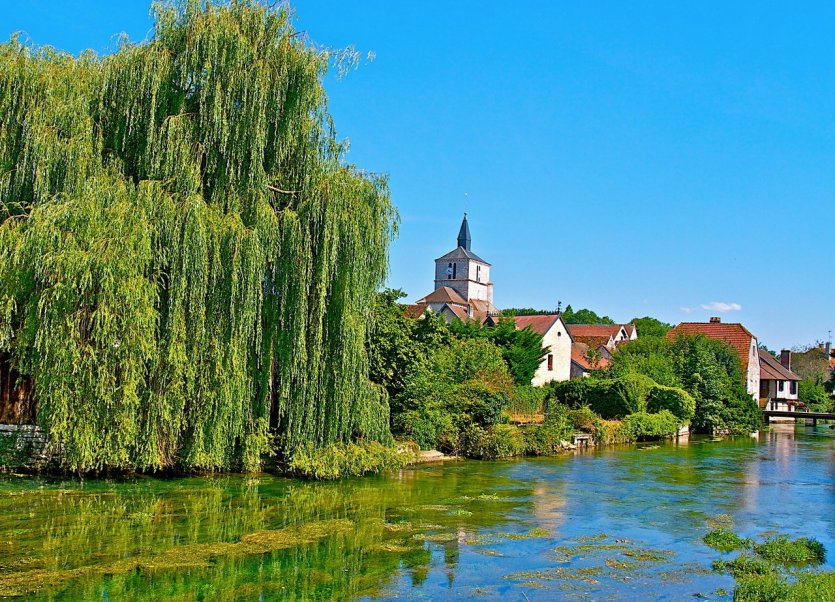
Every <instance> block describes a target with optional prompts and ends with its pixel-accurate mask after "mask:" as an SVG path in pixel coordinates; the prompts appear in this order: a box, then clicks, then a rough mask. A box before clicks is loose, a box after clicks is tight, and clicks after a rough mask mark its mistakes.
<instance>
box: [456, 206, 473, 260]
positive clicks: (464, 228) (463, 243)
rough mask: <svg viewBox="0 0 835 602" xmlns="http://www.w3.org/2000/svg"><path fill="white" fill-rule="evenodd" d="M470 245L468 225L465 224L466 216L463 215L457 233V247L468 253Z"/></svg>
mask: <svg viewBox="0 0 835 602" xmlns="http://www.w3.org/2000/svg"><path fill="white" fill-rule="evenodd" d="M471 243H472V238H470V225H469V224H468V223H467V214H466V213H465V214H464V221H462V222H461V229H460V230H459V231H458V246H459V247H463V248H464V249H465V250H467V251H469V250H470V244H471Z"/></svg>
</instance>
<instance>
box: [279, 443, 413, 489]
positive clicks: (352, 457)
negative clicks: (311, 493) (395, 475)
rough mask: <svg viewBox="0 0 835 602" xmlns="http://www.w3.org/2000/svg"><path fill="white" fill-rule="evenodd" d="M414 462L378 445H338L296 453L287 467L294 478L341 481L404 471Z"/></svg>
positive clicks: (410, 456) (409, 456)
mask: <svg viewBox="0 0 835 602" xmlns="http://www.w3.org/2000/svg"><path fill="white" fill-rule="evenodd" d="M413 460H414V454H413V453H411V452H409V451H408V450H406V449H405V448H403V449H397V448H396V447H387V446H385V445H382V444H380V443H377V442H376V441H361V442H357V443H334V444H332V445H329V446H327V447H323V448H316V447H314V446H313V445H312V444H307V445H304V446H302V447H300V448H298V449H297V450H295V451H294V452H293V455H292V457H291V458H290V461H289V462H288V463H287V467H288V471H289V472H290V473H291V474H294V475H296V476H300V477H306V478H311V479H325V480H326V479H339V478H341V477H347V476H361V475H364V474H367V473H370V472H381V471H384V470H394V469H397V468H401V467H403V466H405V465H406V464H408V463H409V462H412V461H413Z"/></svg>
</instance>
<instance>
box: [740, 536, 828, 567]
mask: <svg viewBox="0 0 835 602" xmlns="http://www.w3.org/2000/svg"><path fill="white" fill-rule="evenodd" d="M754 552H756V553H757V555H759V556H761V557H763V558H765V559H766V560H769V561H771V562H777V563H780V564H812V565H816V564H821V563H823V561H824V559H825V557H826V549H825V548H824V546H823V544H822V543H821V542H819V541H818V540H816V539H811V538H807V537H800V538H798V539H789V538H788V537H787V536H785V535H778V536H776V537H773V538H771V539H768V540H766V541H765V542H763V543H761V544H757V545H755V546H754Z"/></svg>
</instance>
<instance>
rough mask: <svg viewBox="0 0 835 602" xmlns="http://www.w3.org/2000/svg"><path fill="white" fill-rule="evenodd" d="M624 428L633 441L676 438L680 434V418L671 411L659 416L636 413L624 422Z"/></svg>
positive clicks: (665, 411)
mask: <svg viewBox="0 0 835 602" xmlns="http://www.w3.org/2000/svg"><path fill="white" fill-rule="evenodd" d="M623 423H624V428H625V429H626V432H627V433H629V436H630V438H631V440H633V441H649V440H655V439H667V438H669V437H674V436H675V435H676V433H677V432H678V425H679V423H678V418H676V417H675V416H674V415H673V413H672V412H670V411H669V410H661V411H660V412H658V413H657V414H649V413H647V412H636V413H635V414H630V415H629V416H627V417H626V418H624V420H623Z"/></svg>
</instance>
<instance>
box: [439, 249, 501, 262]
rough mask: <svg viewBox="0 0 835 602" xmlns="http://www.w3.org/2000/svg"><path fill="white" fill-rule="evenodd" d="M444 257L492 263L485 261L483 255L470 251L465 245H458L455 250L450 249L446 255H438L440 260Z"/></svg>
mask: <svg viewBox="0 0 835 602" xmlns="http://www.w3.org/2000/svg"><path fill="white" fill-rule="evenodd" d="M442 259H472V260H474V261H480V262H481V263H483V264H484V265H490V264H489V263H487V262H486V261H484V260H483V259H482V258H481V257H479V256H478V255H476V254H475V253H473V252H472V251H468V250H467V249H465V248H464V247H458V248H457V249H455V250H454V251H450V252H449V253H447V254H446V255H442V256H440V257H438V261H440V260H442Z"/></svg>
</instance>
